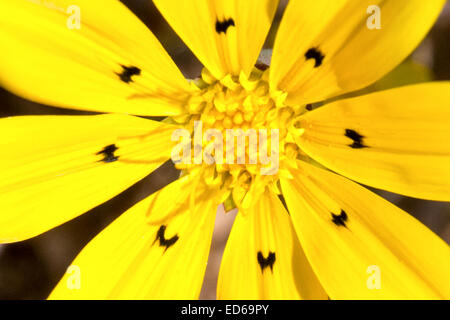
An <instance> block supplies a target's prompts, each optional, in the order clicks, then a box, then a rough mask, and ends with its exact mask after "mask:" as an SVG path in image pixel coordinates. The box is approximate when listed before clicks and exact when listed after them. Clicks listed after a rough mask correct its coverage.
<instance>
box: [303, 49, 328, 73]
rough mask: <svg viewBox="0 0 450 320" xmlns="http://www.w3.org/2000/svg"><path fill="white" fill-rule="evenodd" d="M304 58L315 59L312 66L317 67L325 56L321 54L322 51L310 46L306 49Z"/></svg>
mask: <svg viewBox="0 0 450 320" xmlns="http://www.w3.org/2000/svg"><path fill="white" fill-rule="evenodd" d="M305 58H306V60H309V59H314V60H315V64H314V68H317V67H320V66H321V65H322V61H323V59H324V58H325V56H324V55H323V54H322V52H320V50H319V49H317V48H311V49H309V50H308V51H306V53H305Z"/></svg>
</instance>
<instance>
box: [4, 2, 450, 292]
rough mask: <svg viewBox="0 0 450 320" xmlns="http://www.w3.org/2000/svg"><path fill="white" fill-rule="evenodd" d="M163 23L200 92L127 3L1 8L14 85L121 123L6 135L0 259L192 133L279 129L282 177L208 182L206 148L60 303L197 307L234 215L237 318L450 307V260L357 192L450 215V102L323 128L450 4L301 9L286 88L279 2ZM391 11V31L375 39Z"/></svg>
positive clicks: (399, 214) (287, 45)
mask: <svg viewBox="0 0 450 320" xmlns="http://www.w3.org/2000/svg"><path fill="white" fill-rule="evenodd" d="M154 3H155V5H156V6H157V8H158V9H159V11H160V12H161V13H162V15H163V16H164V18H165V19H166V20H167V21H168V22H169V24H170V25H171V27H172V28H173V29H174V30H175V31H176V32H177V34H178V35H179V36H180V37H181V38H182V39H183V41H185V43H186V44H187V45H188V46H189V48H190V49H191V50H192V51H193V53H194V54H195V55H196V56H197V58H198V59H199V60H200V61H201V62H202V63H203V65H204V67H205V69H204V70H203V72H202V76H201V78H199V79H197V80H195V81H187V80H186V79H184V78H183V76H182V74H181V73H180V71H179V70H178V69H177V67H176V66H175V64H174V63H173V62H172V60H171V59H170V57H169V56H168V54H167V53H166V52H165V51H164V50H163V48H162V46H161V45H160V44H159V42H158V41H157V39H156V38H155V37H154V35H153V34H152V33H151V32H150V31H149V30H148V29H147V28H146V27H145V26H144V25H143V23H142V22H140V20H139V19H138V18H137V17H135V16H134V15H133V14H132V13H131V12H130V11H129V10H128V9H127V7H125V6H124V5H123V4H122V3H121V2H119V1H118V0H96V1H91V0H52V1H41V0H8V1H1V2H0V40H1V41H0V43H1V52H2V53H1V60H0V68H1V78H0V83H1V85H2V86H3V87H5V88H7V89H8V90H10V91H11V92H13V93H15V94H17V95H20V96H22V97H25V98H27V99H30V100H33V101H37V102H40V103H44V104H47V105H52V106H59V107H65V108H73V109H80V110H90V111H98V112H102V113H105V114H101V115H94V116H23V117H10V118H4V119H1V120H0V136H1V139H0V148H1V150H3V151H2V156H1V157H0V167H1V168H2V169H1V171H0V205H1V208H2V211H1V214H0V241H1V242H3V243H7V242H14V241H21V240H24V239H27V238H30V237H33V236H36V235H38V234H40V233H42V232H45V231H47V230H49V229H51V228H54V227H56V226H58V225H60V224H62V223H64V222H66V221H68V220H70V219H73V218H74V217H76V216H78V215H80V214H82V213H84V212H86V211H88V210H89V209H91V208H93V207H95V206H97V205H100V204H101V203H103V202H105V201H106V200H108V199H110V198H112V197H114V196H115V195H117V194H119V193H120V192H121V191H123V190H125V189H126V188H128V187H129V186H131V185H133V184H134V183H136V182H137V181H139V180H140V179H142V178H143V177H145V176H146V175H148V174H149V173H150V172H151V171H153V170H154V169H156V168H157V167H158V166H160V165H161V164H162V163H164V162H165V161H167V160H168V159H170V158H171V155H172V153H173V150H174V149H173V148H174V147H175V146H176V145H177V143H178V141H173V140H172V138H173V136H172V135H173V132H174V130H175V129H180V128H185V129H188V130H189V132H192V131H193V129H194V126H195V122H196V121H201V123H202V124H203V129H218V131H219V132H224V130H226V129H249V128H255V129H278V130H279V131H278V132H279V153H277V154H276V155H277V158H276V159H277V161H278V164H279V168H277V170H275V171H274V172H272V173H270V174H263V173H262V171H261V170H262V169H264V168H265V167H264V165H263V164H262V163H256V164H246V163H247V162H246V163H244V164H229V163H228V164H218V163H217V164H214V163H213V164H209V165H208V164H206V163H205V162H204V161H203V162H201V163H197V162H196V161H195V159H196V158H195V157H198V156H199V155H200V159H202V157H201V156H202V150H203V148H202V147H204V146H207V144H205V141H203V140H200V141H199V142H198V141H197V142H195V141H194V143H193V145H194V154H193V158H194V162H193V163H191V164H183V163H180V164H178V167H179V168H180V169H182V170H183V171H182V172H183V174H182V176H181V178H180V179H179V180H177V181H176V182H173V183H171V184H169V185H168V186H166V187H165V188H163V189H162V190H160V191H158V192H156V193H154V194H153V195H151V196H150V197H148V198H147V199H145V200H143V201H141V202H139V203H138V204H136V205H135V206H134V207H132V208H131V209H130V210H128V211H127V212H125V213H124V214H123V215H121V216H120V217H119V218H118V219H117V220H116V221H114V222H113V223H112V224H111V225H109V226H108V227H107V228H106V229H105V230H104V231H102V232H101V233H100V234H99V235H97V236H96V237H95V238H94V239H93V240H92V241H91V242H90V243H89V244H88V245H87V246H86V247H85V248H84V250H83V251H82V252H81V253H80V254H79V256H78V257H77V258H76V259H75V261H74V262H73V263H72V265H74V266H77V267H78V268H79V270H80V277H81V282H80V287H77V288H73V287H71V286H69V285H68V280H70V279H68V277H69V275H65V277H64V278H63V279H62V280H61V281H60V283H59V284H58V286H57V287H56V288H55V289H54V291H53V292H52V294H51V295H50V298H53V299H58V298H73V299H81V298H126V299H128V298H137V299H141V298H166V299H179V298H182V299H192V298H198V296H199V293H200V289H201V285H202V281H203V276H204V272H205V268H206V264H207V258H208V252H209V248H210V242H211V237H212V231H213V228H214V219H215V215H216V209H217V206H218V205H219V204H221V203H225V205H226V208H227V209H228V208H232V207H237V208H238V210H239V213H238V215H237V217H236V220H235V222H234V225H233V228H232V231H231V234H230V237H229V240H228V243H227V247H226V249H225V252H224V256H223V259H222V264H221V270H220V273H219V280H218V289H217V294H218V297H219V298H224V299H241V298H243V299H254V298H258V299H283V298H288V299H297V298H300V299H322V298H327V296H329V297H330V298H331V299H347V298H368V299H391V298H447V299H448V298H450V276H449V273H448V270H450V253H449V248H448V246H447V244H446V243H445V242H443V241H442V240H441V239H439V238H438V237H437V236H436V235H435V234H433V233H432V232H431V231H430V230H428V229H427V228H426V227H425V226H423V225H422V224H421V223H419V222H418V221H417V220H415V219H414V218H412V217H411V216H410V215H408V214H407V213H405V212H404V211H402V210H400V209H399V208H397V207H395V206H394V205H392V204H391V203H389V202H387V201H386V200H384V199H382V198H380V197H379V196H377V195H375V194H374V193H372V192H370V191H369V190H367V189H365V188H364V187H362V186H360V185H359V184H357V183H355V182H353V181H352V180H354V181H356V182H360V183H363V184H365V185H368V186H372V187H375V188H380V189H385V190H389V191H392V192H396V193H399V194H404V195H407V196H411V197H417V198H422V199H430V200H439V201H450V144H449V143H448V141H449V139H450V126H449V119H450V83H448V82H443V83H428V84H422V85H414V86H407V87H402V88H398V89H392V90H387V91H382V92H377V93H372V94H368V95H364V96H360V97H356V98H349V99H341V100H336V101H335V102H331V103H325V105H324V106H322V107H320V108H317V109H314V110H312V111H311V109H312V108H311V104H312V103H315V102H320V101H326V100H327V99H329V98H332V97H337V96H340V95H342V94H344V93H347V92H351V91H355V90H358V89H361V88H363V87H366V86H368V85H370V84H372V83H373V82H375V81H376V80H378V79H379V78H381V77H382V76H383V75H385V74H386V73H388V72H389V71H390V70H392V69H393V68H394V67H395V66H396V65H398V64H399V63H400V62H401V61H402V60H403V59H404V58H405V57H407V56H408V54H410V53H411V52H412V50H413V49H414V48H415V47H416V46H417V44H418V43H419V42H420V41H421V40H422V39H423V37H424V36H425V34H426V33H427V31H428V30H429V29H430V27H431V26H432V24H433V22H434V21H435V19H436V18H437V16H438V14H439V12H440V10H441V9H442V6H443V5H444V3H445V1H444V0H429V1H423V0H359V1H355V0H349V1H345V0H342V1H328V0H315V1H304V0H291V1H290V2H289V3H288V6H287V8H286V10H285V12H284V16H283V18H282V21H281V24H280V27H279V30H278V32H277V36H276V40H275V45H274V48H273V57H272V61H271V64H270V68H266V66H258V65H257V67H255V64H256V62H257V58H258V56H259V53H260V50H261V48H262V46H263V43H264V40H265V38H266V35H267V33H268V30H269V28H270V26H271V23H272V19H273V16H274V14H275V11H276V8H277V5H278V1H276V0H246V1H238V0H226V1H220V0H209V1H208V0H189V1H187V0H186V1H180V0H154ZM374 5H376V6H378V7H379V8H380V9H381V11H380V12H381V29H373V28H368V26H367V24H366V20H367V18H368V14H367V10H368V8H369V7H370V6H374ZM127 114H131V115H134V116H131V115H127ZM136 116H165V117H168V118H167V119H166V120H165V121H163V122H156V121H152V120H148V119H145V118H141V117H136ZM269 144H270V145H271V146H272V145H274V144H275V139H271V140H270V141H269ZM198 147H200V153H199V151H198ZM266 147H267V146H266ZM266 151H267V149H266ZM258 155H259V156H261V155H262V153H261V152H259V153H258ZM244 156H245V157H246V159H247V158H248V157H249V156H251V153H250V152H248V153H247V154H245V155H244ZM266 156H267V154H266ZM327 168H328V169H327ZM331 170H332V171H331ZM333 171H334V172H333ZM344 176H345V177H344ZM350 179H352V180H350ZM283 199H284V201H285V203H284V204H283V202H282V201H283Z"/></svg>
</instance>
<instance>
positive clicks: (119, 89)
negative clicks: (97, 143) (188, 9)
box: [0, 0, 189, 116]
mask: <svg viewBox="0 0 450 320" xmlns="http://www.w3.org/2000/svg"><path fill="white" fill-rule="evenodd" d="M78 22H79V24H78ZM77 27H79V29H78V28H77ZM0 43H1V44H0V49H1V51H2V55H1V58H0V68H1V70H2V72H1V75H0V84H1V85H2V86H3V87H5V88H6V89H8V90H11V91H12V92H14V93H15V94H18V95H20V96H22V97H25V98H27V99H30V100H33V101H37V102H40V103H44V104H48V105H52V106H58V107H66V108H73V109H83V110H93V111H102V112H118V113H129V114H136V115H147V116H161V115H176V114H180V113H181V112H182V104H183V103H184V99H185V98H186V97H185V96H186V94H185V92H187V91H188V90H189V86H188V84H187V82H186V80H185V79H184V78H183V76H182V74H181V73H180V71H179V70H178V69H177V67H176V65H175V64H174V63H173V62H172V60H171V59H170V57H169V55H168V54H167V53H166V52H165V51H164V49H163V47H162V46H161V45H160V43H159V42H158V40H157V39H156V38H155V36H154V35H153V34H152V33H151V31H150V30H148V29H147V27H146V26H145V25H144V24H143V23H142V22H141V21H140V20H139V19H138V18H137V17H136V16H135V15H134V14H133V13H131V11H130V10H129V9H127V7H125V5H123V4H122V3H121V2H120V1H118V0H113V1H111V0H96V1H90V0H78V1H75V2H74V1H71V0H52V1H29V0H14V1H1V2H0Z"/></svg>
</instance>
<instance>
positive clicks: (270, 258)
mask: <svg viewBox="0 0 450 320" xmlns="http://www.w3.org/2000/svg"><path fill="white" fill-rule="evenodd" d="M257 258H258V263H259V266H260V267H261V272H264V269H265V268H267V267H270V271H272V272H273V264H274V263H275V259H276V257H275V252H270V251H269V254H268V255H267V258H265V257H264V256H263V254H262V252H261V251H259V252H258V255H257Z"/></svg>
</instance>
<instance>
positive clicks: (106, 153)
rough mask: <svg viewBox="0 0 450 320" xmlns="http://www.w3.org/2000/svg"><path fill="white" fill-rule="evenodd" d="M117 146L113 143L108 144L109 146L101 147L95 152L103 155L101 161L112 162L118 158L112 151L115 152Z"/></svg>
mask: <svg viewBox="0 0 450 320" xmlns="http://www.w3.org/2000/svg"><path fill="white" fill-rule="evenodd" d="M117 150H118V148H117V147H116V145H115V144H110V145H109V146H106V147H104V148H103V150H102V151H99V152H97V153H96V154H97V155H100V154H101V155H103V159H102V160H100V161H103V162H114V161H117V160H118V159H119V157H118V156H116V155H114V152H116V151H117Z"/></svg>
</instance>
